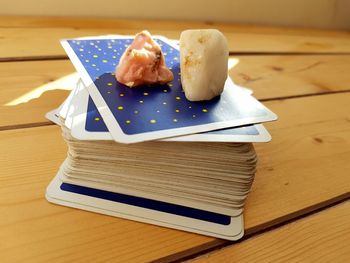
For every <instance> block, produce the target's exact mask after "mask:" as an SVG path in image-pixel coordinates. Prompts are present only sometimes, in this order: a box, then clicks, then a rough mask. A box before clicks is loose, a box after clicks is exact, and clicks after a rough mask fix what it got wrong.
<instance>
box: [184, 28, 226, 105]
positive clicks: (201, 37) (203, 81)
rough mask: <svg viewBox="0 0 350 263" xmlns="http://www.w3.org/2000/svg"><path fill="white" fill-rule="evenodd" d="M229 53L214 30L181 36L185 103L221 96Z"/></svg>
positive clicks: (196, 31) (197, 31) (222, 37)
mask: <svg viewBox="0 0 350 263" xmlns="http://www.w3.org/2000/svg"><path fill="white" fill-rule="evenodd" d="M228 53H229V52H228V46H227V41H226V38H225V37H224V35H223V34H222V33H221V32H220V31H218V30H216V29H199V30H185V31H183V32H182V33H181V36H180V69H181V82H182V88H183V90H184V91H185V95H186V98H187V99H188V100H190V101H201V100H210V99H212V98H214V97H216V96H218V95H220V94H221V93H222V91H223V89H224V85H225V81H226V79H227V63H228Z"/></svg>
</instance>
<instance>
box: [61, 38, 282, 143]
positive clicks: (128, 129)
mask: <svg viewBox="0 0 350 263" xmlns="http://www.w3.org/2000/svg"><path fill="white" fill-rule="evenodd" d="M154 39H155V41H157V42H158V43H159V45H160V46H161V48H162V51H163V53H164V55H165V63H166V64H167V66H168V67H169V68H170V69H171V70H172V72H173V74H174V77H175V78H174V80H173V81H172V82H170V83H168V84H166V85H160V84H159V85H152V86H140V87H137V88H132V89H131V88H129V87H127V86H125V85H123V84H121V83H119V82H117V81H116V79H115V75H114V71H115V68H116V66H117V64H118V63H119V59H120V57H121V55H122V54H123V52H124V50H125V49H126V47H128V45H130V44H131V42H132V41H133V38H132V37H130V36H129V37H128V36H125V37H121V36H116V37H112V36H108V37H100V38H98V37H95V38H88V39H87V38H84V39H72V40H63V41H62V42H61V43H62V46H63V47H64V49H65V51H66V52H67V54H68V56H69V58H70V59H71V61H72V63H73V64H74V66H75V67H76V69H77V71H78V73H79V75H80V77H81V78H82V81H83V83H84V85H85V86H86V87H87V90H88V91H89V94H90V96H91V98H92V100H93V101H94V103H95V104H96V107H97V109H98V111H99V113H100V114H101V116H102V118H103V120H104V122H105V125H106V126H107V128H108V130H109V131H110V133H111V135H112V137H113V139H114V140H115V141H117V142H121V143H135V142H141V141H148V140H156V139H162V138H168V137H175V136H181V135H188V134H193V133H200V132H206V131H212V130H217V129H223V128H229V127H237V126H242V125H247V124H254V123H261V122H266V121H272V120H275V119H276V118H277V117H276V115H275V114H274V113H272V112H271V111H270V110H268V109H267V108H266V107H265V106H263V105H262V104H261V103H260V102H258V101H257V100H256V99H254V98H253V97H251V96H249V95H248V94H246V93H244V92H237V90H236V89H234V88H233V87H234V84H233V82H232V81H231V80H230V79H228V80H227V81H226V84H225V88H224V92H223V93H222V94H221V96H220V97H217V98H215V99H212V100H210V101H202V102H191V101H188V100H187V99H186V98H185V94H184V92H183V90H182V87H181V81H180V74H181V73H180V64H179V50H178V48H177V47H176V45H173V44H172V43H171V42H169V41H167V39H165V38H163V37H155V38H154Z"/></svg>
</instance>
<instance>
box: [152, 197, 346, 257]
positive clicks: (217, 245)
mask: <svg viewBox="0 0 350 263" xmlns="http://www.w3.org/2000/svg"><path fill="white" fill-rule="evenodd" d="M349 199H350V193H345V194H343V195H340V196H338V197H336V198H334V199H331V200H327V201H326V202H324V203H320V204H317V205H316V206H314V207H311V208H305V209H304V210H301V211H298V213H297V214H296V215H295V216H294V217H291V218H289V219H286V220H285V221H283V220H282V221H281V222H277V223H276V224H273V222H271V225H270V226H268V227H266V228H263V229H261V230H259V231H256V232H254V230H253V229H252V230H250V231H249V230H248V231H247V233H246V234H245V235H244V237H243V238H241V239H240V240H238V241H236V242H235V241H227V240H222V239H216V240H213V241H212V242H209V243H206V244H203V245H200V246H198V247H193V248H190V249H189V250H185V251H181V252H179V253H175V254H172V255H168V256H166V257H164V258H160V259H157V260H154V261H152V262H153V263H165V262H167V263H179V262H184V261H187V260H191V259H194V258H197V257H199V256H202V255H204V254H208V253H212V252H215V251H217V250H220V249H223V248H226V247H229V246H231V245H235V244H238V243H241V242H244V241H246V240H249V239H251V238H253V237H256V236H259V235H262V234H264V233H267V232H270V231H273V230H275V229H278V228H281V227H283V226H286V225H288V224H290V223H294V222H297V221H299V220H302V219H304V218H307V217H309V216H312V215H316V214H318V213H320V212H323V211H326V210H327V209H329V208H332V207H334V206H337V205H339V204H342V203H345V202H347V201H349ZM308 209H310V210H309V211H307V210H308ZM303 211H304V213H303ZM289 216H290V215H289ZM289 216H288V217H289ZM276 220H278V219H276Z"/></svg>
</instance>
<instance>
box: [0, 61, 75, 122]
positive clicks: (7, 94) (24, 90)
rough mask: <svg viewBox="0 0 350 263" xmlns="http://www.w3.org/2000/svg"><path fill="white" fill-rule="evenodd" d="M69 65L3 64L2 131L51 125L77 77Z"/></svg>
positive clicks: (0, 84) (0, 82)
mask: <svg viewBox="0 0 350 263" xmlns="http://www.w3.org/2000/svg"><path fill="white" fill-rule="evenodd" d="M74 72H75V70H74V68H73V66H72V64H71V63H70V62H69V61H60V60H58V61H32V62H8V63H0V75H1V76H2V77H1V78H0V109H1V110H0V129H6V128H11V127H17V126H19V127H21V126H25V125H40V124H45V123H48V121H47V120H46V119H45V116H44V115H45V113H46V112H48V111H50V110H52V109H54V108H56V107H58V106H59V105H60V103H62V102H63V101H64V99H65V98H66V97H67V95H68V90H69V89H71V88H72V87H73V86H74V85H75V83H76V79H77V76H75V77H74V75H71V74H73V73H74Z"/></svg>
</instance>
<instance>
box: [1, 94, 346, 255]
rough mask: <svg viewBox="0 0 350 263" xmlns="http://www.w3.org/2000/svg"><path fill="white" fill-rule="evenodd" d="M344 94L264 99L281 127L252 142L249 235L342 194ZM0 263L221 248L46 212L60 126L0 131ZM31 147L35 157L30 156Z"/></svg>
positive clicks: (164, 232)
mask: <svg viewBox="0 0 350 263" xmlns="http://www.w3.org/2000/svg"><path fill="white" fill-rule="evenodd" d="M349 100H350V93H344V94H334V95H325V96H313V97H306V98H299V99H289V100H280V101H271V102H268V103H266V104H267V106H268V107H270V108H271V109H272V110H274V111H275V112H276V113H277V114H279V115H280V120H279V121H278V122H275V123H271V124H268V125H267V127H268V128H269V130H270V131H271V133H272V136H273V141H272V142H271V143H269V144H257V145H256V148H257V152H258V156H259V157H260V161H259V166H258V173H257V175H256V180H255V182H254V185H253V190H252V193H251V194H250V196H249V198H248V203H247V206H246V211H245V225H246V232H248V233H250V234H253V233H256V232H257V231H261V230H262V229H265V228H266V227H268V226H271V225H275V224H278V223H281V222H284V221H286V220H291V219H292V218H295V217H296V216H299V215H301V214H304V213H308V212H310V211H312V210H314V209H317V208H319V207H322V206H325V205H329V204H332V203H333V202H338V201H339V200H343V199H345V198H347V197H348V196H349V194H348V193H349V190H350V189H349V184H348V177H347V171H349V170H350V163H349V162H348V160H349V158H350V147H349V146H350V125H349V122H350V115H349V111H346V110H344V109H346V108H347V107H348V105H349V104H348V102H349ZM0 147H1V149H6V151H1V155H0V167H2V169H1V171H0V182H1V188H0V200H1V201H0V203H1V205H0V218H2V220H1V221H0V254H1V255H2V262H18V261H26V262H47V261H50V262H61V261H62V260H65V259H67V258H69V260H70V261H72V260H73V261H79V262H80V261H84V262H86V261H89V260H91V259H92V258H96V257H98V258H99V259H100V260H101V261H113V260H118V261H120V262H144V261H150V260H156V259H159V258H163V259H164V258H168V259H169V258H171V259H179V258H183V257H184V256H187V255H189V254H191V253H194V252H198V251H200V250H202V249H204V248H208V247H213V246H217V245H218V244H222V243H223V241H221V240H216V239H213V238H209V237H204V236H200V235H195V234H190V233H185V232H181V231H176V230H171V229H166V228H161V227H156V226H151V225H146V224H141V223H137V222H132V221H128V220H122V219H118V218H112V217H108V216H103V215H98V214H94V213H89V212H84V211H80V210H76V209H70V208H66V207H61V206H56V205H52V204H49V203H47V202H46V200H45V199H44V193H45V188H46V186H47V184H48V183H49V181H50V180H51V178H52V177H53V176H54V174H55V173H56V171H57V169H58V167H59V165H60V163H61V161H62V160H63V159H64V156H65V152H66V147H65V145H64V143H63V141H62V138H61V136H60V130H59V128H58V127H57V126H49V127H37V128H30V129H18V130H12V131H2V132H1V137H0ZM33 149H35V150H33Z"/></svg>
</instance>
